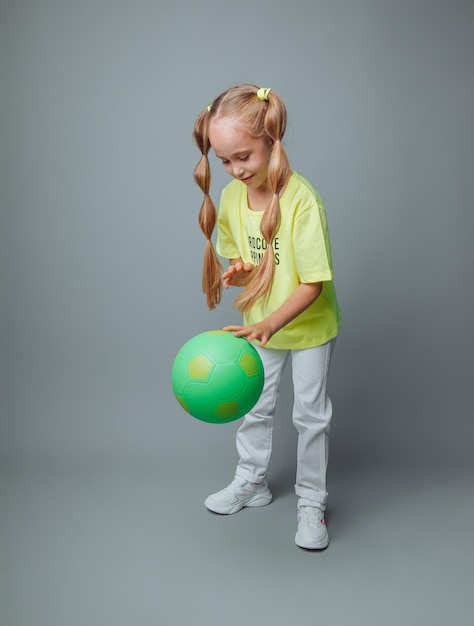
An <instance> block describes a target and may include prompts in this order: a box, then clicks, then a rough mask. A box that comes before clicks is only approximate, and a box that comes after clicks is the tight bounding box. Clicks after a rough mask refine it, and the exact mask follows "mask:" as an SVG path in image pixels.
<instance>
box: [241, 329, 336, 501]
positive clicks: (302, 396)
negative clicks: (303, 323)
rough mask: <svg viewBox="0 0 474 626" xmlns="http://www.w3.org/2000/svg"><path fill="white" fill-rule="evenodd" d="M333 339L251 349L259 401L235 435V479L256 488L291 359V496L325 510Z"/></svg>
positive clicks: (265, 464)
mask: <svg viewBox="0 0 474 626" xmlns="http://www.w3.org/2000/svg"><path fill="white" fill-rule="evenodd" d="M335 341H336V340H335V339H333V340H331V341H330V342H329V343H326V344H324V345H322V346H318V347H316V348H308V349H306V350H292V351H290V350H273V349H269V348H261V347H260V346H258V345H255V344H254V345H255V348H256V349H257V350H258V352H259V354H260V357H261V359H262V362H263V366H264V368H265V386H264V389H263V392H262V395H261V397H260V399H259V400H258V402H257V404H256V405H255V406H254V408H253V409H252V411H250V413H248V414H247V415H246V416H245V417H244V420H243V422H242V425H241V426H240V428H239V429H238V431H237V436H236V445H237V452H238V454H239V463H238V465H237V469H236V475H238V476H241V477H242V478H245V479H246V480H248V481H250V482H253V483H259V482H261V481H262V480H263V479H264V477H265V474H266V472H267V468H268V463H269V461H270V454H271V451H272V434H273V418H274V414H275V405H276V401H277V398H278V393H279V387H280V381H281V375H282V372H283V369H284V366H285V364H286V362H287V360H288V356H289V355H290V354H291V360H292V375H293V388H294V405H293V424H294V426H295V428H296V430H297V431H298V450H297V461H298V464H297V471H296V485H295V492H296V495H297V496H298V497H300V498H305V499H307V500H311V501H313V502H317V503H318V504H320V505H325V504H326V499H327V491H326V469H327V459H328V438H329V428H330V422H331V415H332V406H331V401H330V399H329V397H328V396H327V392H326V382H327V376H328V371H329V364H330V361H331V354H332V351H333V349H334V344H335Z"/></svg>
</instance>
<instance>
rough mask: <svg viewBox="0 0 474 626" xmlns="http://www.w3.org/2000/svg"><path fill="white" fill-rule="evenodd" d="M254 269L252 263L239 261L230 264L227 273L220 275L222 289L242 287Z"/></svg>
mask: <svg viewBox="0 0 474 626" xmlns="http://www.w3.org/2000/svg"><path fill="white" fill-rule="evenodd" d="M254 269H255V266H254V265H252V263H244V262H243V261H241V260H239V261H235V263H231V264H230V265H229V268H228V269H227V271H226V272H224V273H223V274H222V281H223V285H224V289H229V287H230V286H232V287H244V286H245V285H246V284H247V283H248V281H249V278H250V273H251V272H252V271H253V270H254Z"/></svg>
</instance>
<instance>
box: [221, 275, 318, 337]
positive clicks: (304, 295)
mask: <svg viewBox="0 0 474 626" xmlns="http://www.w3.org/2000/svg"><path fill="white" fill-rule="evenodd" d="M322 289H323V283H301V284H300V285H298V287H297V288H296V289H295V290H294V292H293V293H292V294H291V296H290V297H289V298H288V300H287V301H286V302H284V303H283V304H282V305H281V306H280V307H279V308H278V309H277V310H276V311H274V312H273V313H271V314H270V315H269V316H268V317H266V318H265V319H264V320H262V321H261V322H258V323H257V324H249V325H248V326H226V327H225V328H224V330H230V331H232V332H233V333H234V335H235V336H236V337H247V339H249V340H250V341H252V339H258V340H259V341H260V344H261V345H262V346H264V345H265V344H266V343H267V341H268V340H269V339H270V338H271V337H272V336H273V335H274V334H275V333H276V332H278V331H279V330H280V329H281V328H283V327H284V326H286V325H287V324H289V323H290V322H291V320H293V319H295V317H297V316H298V315H299V314H300V313H302V312H303V311H304V310H305V309H307V308H308V307H309V306H310V304H312V303H313V302H314V301H315V300H316V299H317V298H318V297H319V295H320V294H321V291H322Z"/></svg>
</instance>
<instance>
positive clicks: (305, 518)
mask: <svg viewBox="0 0 474 626" xmlns="http://www.w3.org/2000/svg"><path fill="white" fill-rule="evenodd" d="M298 520H299V521H300V522H305V523H306V524H313V525H314V526H318V525H319V524H324V513H323V512H322V511H321V509H319V508H318V507H316V506H300V507H299V508H298Z"/></svg>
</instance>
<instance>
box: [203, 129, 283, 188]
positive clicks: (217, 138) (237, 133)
mask: <svg viewBox="0 0 474 626" xmlns="http://www.w3.org/2000/svg"><path fill="white" fill-rule="evenodd" d="M209 141H210V143H211V146H212V148H213V149H214V151H215V153H216V156H217V158H218V159H221V161H222V163H223V164H224V167H225V169H226V170H227V172H228V174H230V175H231V176H233V177H234V178H237V179H238V180H241V181H242V182H243V183H245V185H247V187H249V188H250V189H258V190H260V191H267V188H268V182H267V175H268V161H269V159H270V152H271V144H270V140H268V139H265V138H264V137H254V136H253V135H250V134H249V133H248V131H247V130H246V129H245V128H244V127H243V126H239V125H238V123H237V122H236V121H234V120H217V121H215V122H212V123H211V125H210V128H209Z"/></svg>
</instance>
